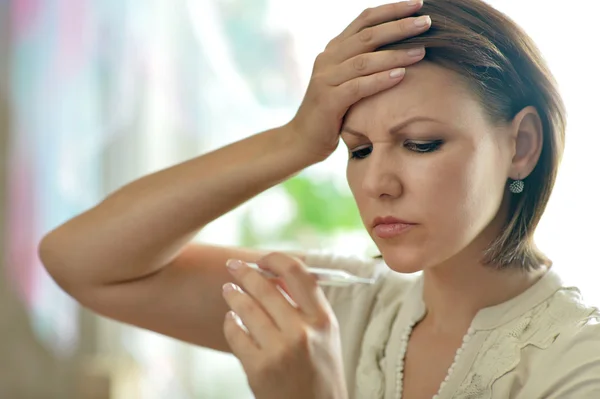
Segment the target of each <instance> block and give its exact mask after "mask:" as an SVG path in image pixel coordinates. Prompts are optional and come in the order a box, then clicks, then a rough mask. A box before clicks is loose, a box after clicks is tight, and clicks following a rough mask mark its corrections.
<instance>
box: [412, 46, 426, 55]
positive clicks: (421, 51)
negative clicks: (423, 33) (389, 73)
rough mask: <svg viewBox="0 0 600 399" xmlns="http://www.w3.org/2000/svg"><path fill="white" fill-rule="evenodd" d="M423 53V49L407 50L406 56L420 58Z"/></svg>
mask: <svg viewBox="0 0 600 399" xmlns="http://www.w3.org/2000/svg"><path fill="white" fill-rule="evenodd" d="M424 53H425V47H419V48H413V49H410V50H408V55H409V56H411V57H420V56H422V55H423V54H424Z"/></svg>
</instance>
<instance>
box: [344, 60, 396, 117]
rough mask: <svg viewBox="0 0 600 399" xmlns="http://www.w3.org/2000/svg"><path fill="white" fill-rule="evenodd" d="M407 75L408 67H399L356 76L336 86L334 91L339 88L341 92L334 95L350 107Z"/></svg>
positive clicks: (393, 84) (391, 85)
mask: <svg viewBox="0 0 600 399" xmlns="http://www.w3.org/2000/svg"><path fill="white" fill-rule="evenodd" d="M405 75H406V69H405V68H398V69H393V70H391V71H385V72H379V73H376V74H373V75H369V76H363V77H360V78H356V79H353V80H351V81H349V82H346V83H344V84H342V85H340V86H338V87H336V88H334V89H333V90H334V91H336V90H337V91H339V92H340V93H339V94H338V95H335V96H334V97H335V98H340V99H341V101H343V103H342V104H340V106H341V107H344V108H349V107H350V106H352V105H353V104H355V103H357V102H358V101H360V100H361V99H363V98H365V97H369V96H372V95H374V94H376V93H379V92H381V91H384V90H387V89H389V88H391V87H393V86H395V85H397V84H398V83H399V82H401V81H402V80H403V79H404V77H405Z"/></svg>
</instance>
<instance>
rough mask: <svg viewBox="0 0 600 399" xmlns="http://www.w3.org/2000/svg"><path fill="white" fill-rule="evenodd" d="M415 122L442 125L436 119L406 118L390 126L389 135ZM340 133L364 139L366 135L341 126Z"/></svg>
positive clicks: (427, 117)
mask: <svg viewBox="0 0 600 399" xmlns="http://www.w3.org/2000/svg"><path fill="white" fill-rule="evenodd" d="M416 122H435V123H442V122H441V121H439V120H438V119H435V118H431V117H429V116H415V117H412V118H408V119H407V120H405V121H402V122H400V123H399V124H397V125H394V126H392V127H391V128H390V129H389V133H390V134H391V135H395V134H398V132H399V131H401V130H402V129H404V128H405V127H407V126H408V125H411V124H413V123H416ZM342 133H348V134H351V135H353V136H359V137H366V135H365V134H364V133H361V132H359V131H357V130H354V129H352V128H350V127H348V126H342Z"/></svg>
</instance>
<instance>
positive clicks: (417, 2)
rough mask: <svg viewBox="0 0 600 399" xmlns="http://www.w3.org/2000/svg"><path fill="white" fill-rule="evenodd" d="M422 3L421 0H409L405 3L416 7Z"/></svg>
mask: <svg viewBox="0 0 600 399" xmlns="http://www.w3.org/2000/svg"><path fill="white" fill-rule="evenodd" d="M421 4H423V0H410V1H407V2H406V5H407V6H409V7H416V6H419V5H421Z"/></svg>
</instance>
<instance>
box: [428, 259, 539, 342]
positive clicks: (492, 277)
mask: <svg viewBox="0 0 600 399" xmlns="http://www.w3.org/2000/svg"><path fill="white" fill-rule="evenodd" d="M546 270H547V269H545V268H543V269H540V270H536V271H532V272H525V271H522V270H520V269H518V268H516V267H515V268H509V269H506V270H496V269H494V268H493V267H492V266H490V265H482V264H481V263H472V264H466V263H461V264H460V266H459V265H458V264H454V265H439V266H437V267H434V268H431V269H428V270H425V271H424V272H423V278H424V281H423V283H424V286H423V300H424V302H425V307H426V309H427V314H426V316H425V318H424V319H423V320H422V322H421V323H420V324H422V325H423V326H422V328H425V327H426V329H427V330H429V331H430V332H431V333H434V334H441V335H458V336H462V335H464V334H465V332H466V330H467V329H468V328H469V326H470V324H471V322H472V321H473V318H474V317H475V315H476V314H477V312H478V311H479V310H481V309H483V308H486V307H490V306H494V305H498V304H501V303H503V302H506V301H508V300H509V299H511V298H514V297H516V296H517V295H519V294H521V293H522V292H524V291H525V290H527V289H528V288H529V287H531V286H532V285H533V284H535V283H536V282H537V281H538V280H539V279H540V278H541V277H542V275H543V274H544V273H545V271H546Z"/></svg>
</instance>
